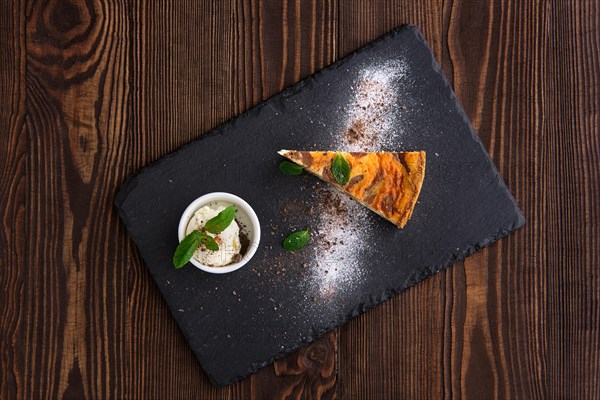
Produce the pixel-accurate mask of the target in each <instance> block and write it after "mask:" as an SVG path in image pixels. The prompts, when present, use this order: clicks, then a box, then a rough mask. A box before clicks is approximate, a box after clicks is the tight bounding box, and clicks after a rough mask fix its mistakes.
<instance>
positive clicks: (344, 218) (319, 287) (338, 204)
mask: <svg viewBox="0 0 600 400" xmlns="http://www.w3.org/2000/svg"><path fill="white" fill-rule="evenodd" d="M319 197H321V198H320V199H319V201H320V205H319V207H318V214H317V218H318V221H317V222H316V223H317V226H316V229H315V232H313V243H315V245H314V246H313V251H314V265H313V266H312V267H313V268H311V276H310V278H311V281H312V282H313V284H314V286H315V287H314V288H313V289H314V294H315V295H317V296H318V298H328V297H330V296H332V295H333V294H334V293H335V292H336V290H338V289H339V288H343V290H346V289H347V288H348V286H349V285H353V284H355V283H356V282H357V281H359V280H360V279H361V276H362V275H363V273H364V271H363V270H362V269H361V268H360V258H361V254H362V253H364V251H365V250H366V249H367V246H368V241H366V240H364V238H365V235H368V234H369V232H367V231H368V230H369V226H368V224H366V222H367V220H368V218H369V217H370V216H369V215H368V214H369V212H370V211H369V210H368V209H366V208H365V207H363V206H362V205H360V204H359V203H357V202H356V201H354V200H353V199H351V198H350V197H348V196H347V195H345V194H343V193H341V192H339V191H338V190H336V189H333V188H330V187H324V188H322V192H321V193H320V196H319Z"/></svg>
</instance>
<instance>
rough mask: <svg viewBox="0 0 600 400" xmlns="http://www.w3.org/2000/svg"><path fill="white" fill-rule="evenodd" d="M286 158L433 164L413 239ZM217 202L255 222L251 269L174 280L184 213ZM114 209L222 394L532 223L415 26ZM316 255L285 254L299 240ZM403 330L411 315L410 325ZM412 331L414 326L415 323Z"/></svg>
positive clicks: (218, 135) (292, 95) (289, 96)
mask: <svg viewBox="0 0 600 400" xmlns="http://www.w3.org/2000/svg"><path fill="white" fill-rule="evenodd" d="M279 149H304V150H371V151H411V150H425V151H426V152H427V168H426V174H425V181H424V184H423V190H422V192H421V195H420V198H419V202H418V204H417V205H416V207H415V210H414V212H413V216H412V219H411V220H410V221H409V222H408V224H407V225H406V227H405V228H404V229H402V230H400V229H397V228H396V227H395V226H394V225H393V224H391V223H389V222H387V221H385V220H384V219H382V218H381V217H379V216H377V215H376V214H375V213H373V212H370V211H369V210H367V209H366V208H365V207H362V206H361V205H359V204H358V203H356V202H354V201H353V200H351V199H349V198H348V197H346V196H344V195H343V194H341V193H338V192H337V191H336V190H334V189H330V188H329V186H328V185H327V184H325V183H322V182H321V181H319V179H318V178H316V177H313V176H311V175H308V174H304V175H302V176H298V177H288V176H283V175H281V174H280V173H279V171H278V164H279V163H280V162H281V161H282V158H281V157H280V156H279V155H278V154H277V151H278V150H279ZM216 191H224V192H230V193H233V194H236V195H238V196H240V197H242V198H243V199H245V200H246V201H247V202H248V203H249V204H250V205H251V206H252V207H253V208H254V209H255V211H256V213H257V215H258V217H259V219H260V222H261V227H262V237H261V242H260V246H259V248H258V251H257V252H256V254H255V256H254V258H253V259H252V260H251V261H250V263H249V264H247V265H246V266H245V267H243V268H242V269H240V270H238V271H236V272H233V273H230V274H224V275H211V274H208V273H205V272H202V271H200V270H198V269H196V268H194V267H193V266H192V265H191V264H189V265H187V266H185V267H184V268H182V269H180V270H175V269H174V268H173V265H172V256H173V252H174V250H175V248H176V246H177V226H178V222H179V218H180V216H181V214H182V213H183V211H184V209H185V208H186V207H187V205H188V204H189V203H190V202H192V201H193V200H194V199H196V198H197V197H199V196H201V195H203V194H206V193H209V192H216ZM116 205H117V207H118V208H119V211H120V215H121V217H122V219H123V221H124V222H125V225H126V227H127V229H128V231H129V233H130V235H131V237H132V239H133V240H134V242H135V243H136V245H137V247H138V249H139V251H140V253H141V255H142V257H143V259H144V261H145V263H146V265H147V266H148V268H149V269H150V272H151V273H152V276H153V278H154V281H155V282H156V284H157V285H158V287H159V288H160V290H161V292H162V294H163V296H164V298H165V300H166V302H167V304H168V306H169V309H170V311H171V313H172V314H173V316H174V317H175V319H176V320H177V322H178V323H179V326H180V327H181V330H182V331H183V333H184V335H185V337H186V338H187V340H188V342H189V344H190V346H191V348H192V349H193V351H194V352H195V354H196V355H197V357H198V359H199V361H200V363H201V364H202V367H203V368H204V370H205V372H206V373H207V375H208V376H209V377H210V379H211V380H212V382H213V383H214V384H215V385H218V386H223V385H227V384H231V383H233V382H235V381H237V380H239V379H241V378H243V377H244V376H246V375H248V374H250V373H251V372H253V371H256V370H257V369H259V368H261V367H264V366H266V365H268V364H270V363H272V362H273V361H274V360H275V359H277V358H280V357H282V356H284V355H285V354H287V353H290V352H292V351H293V350H295V349H297V348H298V347H300V346H301V345H303V344H305V343H307V342H310V341H313V340H315V339H316V338H318V337H320V336H322V335H323V334H324V333H326V332H328V331H330V330H332V329H334V328H335V327H337V326H340V325H342V324H344V323H345V322H346V321H348V320H349V319H350V318H352V317H355V316H357V315H359V314H360V313H362V312H364V311H366V310H368V309H369V308H372V307H374V306H375V305H377V304H379V303H381V302H383V301H385V300H387V299H389V298H390V297H392V296H394V295H395V294H397V293H399V292H401V291H403V290H404V289H407V288H408V287H410V286H412V285H414V284H416V283H418V282H420V281H422V280H424V279H425V278H427V277H428V276H430V275H432V274H434V273H436V272H438V271H440V270H441V269H443V268H446V267H447V266H449V265H451V264H452V263H454V262H456V261H459V260H461V259H463V258H464V257H466V256H468V255H469V254H471V253H473V252H474V251H477V250H479V249H481V248H482V247H483V246H486V245H488V244H490V243H492V242H494V241H496V240H498V239H500V238H501V237H503V236H506V235H508V234H509V233H511V232H512V231H514V230H516V229H518V228H519V227H521V226H522V225H523V224H524V222H525V220H524V217H523V215H522V214H521V212H520V211H519V208H518V206H517V204H516V203H515V200H514V199H513V197H512V196H511V194H510V193H509V191H508V190H507V188H506V185H505V184H504V182H503V180H502V178H501V177H500V176H499V174H498V172H497V170H496V168H495V167H494V165H493V163H492V161H491V160H490V158H489V157H488V154H487V152H486V150H485V148H484V147H483V146H482V144H481V142H480V140H479V138H478V136H477V134H476V133H475V131H474V130H473V128H472V127H471V125H470V123H469V121H468V119H467V117H466V115H465V113H464V111H463V110H462V108H461V106H460V105H459V103H458V102H457V101H456V98H455V95H454V93H453V91H452V89H451V87H450V86H449V85H448V83H447V81H446V80H445V78H444V77H443V75H442V72H441V70H440V68H439V66H438V64H437V63H436V61H435V59H434V56H433V54H432V52H431V51H430V49H429V47H428V46H427V44H426V42H425V40H424V38H423V36H422V35H421V33H420V32H419V30H418V29H417V28H416V27H412V26H402V27H400V28H398V29H396V30H394V31H393V32H391V33H389V34H387V35H385V36H383V37H381V38H379V39H378V40H376V41H374V42H372V43H370V44H368V45H367V46H365V47H363V48H361V49H360V50H358V51H357V52H355V53H353V54H351V55H349V56H347V57H345V58H344V59H342V60H340V61H338V62H336V63H335V64H333V65H331V66H329V67H327V68H325V69H324V70H322V71H320V72H318V73H316V74H314V75H313V76H311V77H309V78H307V79H305V80H303V81H302V82H300V83H298V84H297V85H295V86H293V87H291V88H289V89H287V90H285V91H284V92H282V93H280V94H278V95H276V96H274V97H272V98H271V99H269V100H268V101H266V102H265V103H262V104H260V105H259V106H257V107H256V108H254V109H252V110H250V111H249V112H247V113H245V114H243V115H241V116H239V117H237V118H235V119H233V120H231V121H229V122H227V123H225V124H224V125H221V126H219V127H218V128H216V129H215V130H214V131H212V132H211V133H208V134H206V135H203V136H202V137H200V138H199V139H198V140H195V141H193V142H191V143H189V144H187V145H185V146H183V147H182V148H181V149H179V150H177V151H175V152H174V153H171V154H169V155H167V156H165V157H163V158H161V159H160V160H158V161H156V162H154V163H153V164H151V165H149V166H148V167H146V168H144V169H143V170H142V171H141V172H139V173H138V174H137V175H135V176H133V177H130V178H129V179H128V180H127V182H126V183H125V184H124V186H123V188H122V189H121V191H120V192H119V193H118V195H117V197H116ZM305 227H308V228H309V229H310V231H311V232H312V238H311V241H310V243H309V245H308V246H307V247H305V248H304V249H302V250H300V251H296V252H294V253H286V252H285V251H284V250H283V249H282V246H281V242H282V240H283V238H284V237H285V236H286V235H287V234H289V233H290V232H292V231H294V230H297V229H303V228H305ZM398 318H402V316H398ZM410 322H411V321H406V323H410Z"/></svg>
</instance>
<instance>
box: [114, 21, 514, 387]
mask: <svg viewBox="0 0 600 400" xmlns="http://www.w3.org/2000/svg"><path fill="white" fill-rule="evenodd" d="M405 31H411V32H412V33H413V34H414V35H415V36H416V37H417V39H418V40H420V41H422V42H423V43H424V44H425V46H426V47H427V48H428V49H429V51H430V53H431V62H432V69H433V70H434V71H435V72H437V73H438V74H439V75H440V76H441V77H442V80H443V82H444V84H445V85H446V87H447V88H448V89H450V93H451V97H452V99H453V100H454V101H455V104H456V105H457V110H458V112H459V114H460V115H461V116H462V118H463V120H464V122H465V123H466V125H467V126H468V128H469V130H470V132H471V135H472V137H473V140H475V141H476V142H477V143H479V145H480V146H481V151H482V152H483V153H484V154H485V155H486V156H487V157H488V160H489V162H490V164H491V166H492V168H493V170H494V171H495V172H496V174H497V175H498V177H499V178H500V179H499V184H500V186H501V187H503V188H504V189H505V190H506V192H507V193H508V194H511V192H510V190H509V189H508V187H507V186H506V183H505V182H504V179H502V176H501V175H500V173H499V172H498V169H497V168H496V165H495V164H494V162H493V161H492V159H491V158H490V157H489V154H488V152H487V149H486V148H485V146H484V145H483V143H482V142H481V139H480V138H479V135H478V134H477V132H476V131H475V129H474V128H473V126H472V125H471V122H470V120H469V118H468V116H467V115H466V113H465V111H464V109H463V107H462V105H461V104H460V102H459V101H458V99H457V98H456V94H455V93H454V90H453V89H452V86H451V85H450V83H449V82H448V80H447V79H446V77H445V75H444V73H443V71H442V69H441V67H440V66H439V64H438V63H437V61H436V59H435V56H434V55H433V51H432V50H431V47H430V46H429V44H428V43H427V40H426V39H425V37H424V36H423V34H422V33H421V32H420V30H419V28H418V27H416V26H414V25H401V26H399V27H398V28H395V29H394V30H392V31H390V32H388V33H386V34H384V35H383V36H380V37H379V38H377V39H375V40H374V41H372V42H369V43H368V44H366V45H365V46H363V47H361V48H360V49H358V50H356V51H354V52H352V53H350V54H348V55H347V56H345V57H344V58H342V59H340V60H338V61H336V62H334V63H333V64H330V65H329V66H327V67H325V68H323V69H321V70H319V71H317V72H316V73H314V74H312V75H310V76H308V77H307V78H304V79H303V80H301V81H300V82H298V83H296V84H294V85H292V86H290V87H288V88H287V89H285V90H283V91H282V92H280V93H277V94H275V95H273V96H272V97H270V98H269V99H267V100H265V101H263V102H261V103H260V104H258V105H257V106H255V107H252V108H251V109H249V110H247V111H245V112H244V113H242V114H239V115H238V116H236V117H234V118H232V119H231V120H229V121H227V122H225V123H223V124H221V125H219V126H217V127H215V128H214V129H213V130H211V131H209V132H207V133H204V134H202V135H201V136H200V137H198V138H196V139H194V140H192V141H190V142H189V143H187V144H185V145H183V146H181V147H179V148H178V149H176V150H174V151H172V152H170V153H168V154H166V155H164V156H162V157H161V158H159V159H158V160H156V161H153V162H151V163H150V164H148V165H147V166H146V167H144V168H142V169H141V170H139V171H138V172H137V173H135V174H133V175H131V176H129V177H128V178H127V179H126V180H125V182H124V183H123V185H122V186H121V189H120V190H119V192H118V193H117V195H116V196H115V200H114V204H115V206H116V207H117V208H118V210H119V215H120V217H121V219H122V220H123V222H124V223H125V225H126V227H127V222H128V218H127V214H126V213H125V212H124V211H123V210H122V208H121V205H122V204H123V202H124V201H125V199H126V198H127V196H128V194H129V193H130V192H131V191H133V190H134V189H135V187H136V186H137V182H138V176H139V175H140V174H141V173H142V172H144V171H147V170H149V169H152V168H156V167H158V166H160V164H161V163H162V162H163V161H165V160H167V159H168V158H170V157H173V156H175V155H176V154H177V153H178V152H179V151H181V150H182V149H184V148H186V147H187V146H190V145H191V144H192V143H194V142H196V141H198V140H202V139H203V138H205V137H206V136H207V135H217V134H225V133H227V132H228V131H229V130H230V129H231V127H232V125H233V123H234V122H235V123H240V122H241V121H242V120H243V119H245V118H247V117H249V116H250V115H251V114H254V113H256V112H257V111H258V110H260V109H261V108H263V107H268V104H269V102H271V101H273V100H274V99H275V98H279V97H283V98H286V97H290V96H292V95H294V94H296V93H298V92H300V91H302V90H303V88H304V87H305V86H309V85H311V84H313V83H314V82H315V78H317V77H319V76H320V75H322V74H323V73H324V72H325V71H331V70H335V69H337V68H339V67H341V66H343V65H344V64H345V63H346V62H347V61H348V60H350V59H351V58H352V57H354V56H355V55H357V54H360V53H362V52H364V51H368V50H369V49H370V48H372V47H374V46H377V45H379V44H380V43H382V42H385V41H387V40H391V39H393V38H394V37H396V36H398V35H400V34H402V33H404V32H405ZM510 198H511V200H512V202H513V205H514V208H515V214H516V216H517V219H516V221H515V223H514V225H513V226H512V227H511V228H510V229H500V230H498V231H497V232H496V233H495V234H493V235H492V236H490V237H488V238H486V239H484V240H482V241H480V242H479V243H476V244H473V245H470V246H468V247H467V248H466V249H465V250H464V251H463V252H461V253H458V254H457V253H454V254H452V255H451V256H450V257H448V259H447V260H446V261H445V262H443V263H441V264H439V265H437V266H432V267H430V268H428V269H424V270H421V271H420V272H419V273H418V274H414V275H413V276H411V278H410V279H409V280H408V281H407V282H406V283H405V284H404V285H403V286H402V287H399V288H388V289H386V290H384V291H383V292H382V293H381V294H380V295H377V296H371V297H370V298H369V300H368V301H366V302H362V303H359V304H357V305H356V307H354V309H353V310H352V311H351V312H350V313H349V314H348V315H347V316H346V318H345V319H343V320H342V321H341V322H340V323H339V324H337V325H334V326H331V327H329V328H327V329H323V330H321V331H319V332H317V333H315V334H313V335H310V336H307V337H306V339H305V340H302V341H300V342H298V343H297V345H296V346H295V347H292V348H288V349H284V350H282V351H280V352H278V353H277V354H275V355H274V356H273V357H271V358H270V359H268V360H266V361H264V362H261V363H256V364H253V365H251V366H250V368H249V369H248V371H247V372H246V373H245V374H242V375H238V376H235V377H232V378H230V379H228V380H225V381H216V380H215V379H214V377H213V376H212V375H211V374H210V373H209V372H208V371H206V370H204V368H203V371H204V373H205V375H206V376H207V377H208V378H209V380H210V381H211V383H212V384H213V385H215V386H216V387H224V386H228V385H231V384H233V383H236V382H238V381H239V380H241V379H243V378H245V377H247V376H249V375H251V374H252V373H254V372H256V371H258V370H260V369H262V368H264V367H266V366H268V365H270V364H272V363H273V362H275V361H276V360H278V359H280V358H283V357H285V356H286V355H288V354H291V353H293V352H294V351H296V350H298V349H299V348H300V347H302V346H304V345H306V344H308V343H311V342H313V341H315V340H318V339H319V338H321V337H323V336H324V335H325V334H327V333H328V332H331V331H333V330H334V329H336V328H338V327H340V326H342V325H344V324H346V323H347V322H348V321H349V320H350V319H352V318H354V317H357V316H359V315H360V314H362V313H364V312H366V311H368V310H370V309H372V308H374V307H375V306H377V305H379V304H381V303H383V302H385V301H387V300H389V299H391V298H392V297H394V296H396V295H397V294H399V293H401V292H403V291H405V290H406V289H408V288H410V287H412V286H414V285H416V284H417V283H420V282H422V281H424V280H425V279H427V278H429V277H430V276H432V275H434V274H436V273H438V272H440V271H441V270H443V269H445V268H447V267H449V266H451V265H453V264H455V263H457V262H459V261H462V260H464V259H465V258H466V257H468V256H470V255H471V254H473V253H475V252H477V251H479V250H481V249H482V248H484V247H486V246H488V245H490V244H492V243H494V242H496V241H498V240H500V239H502V238H503V237H505V236H508V235H510V234H511V233H513V232H515V231H516V230H518V229H519V228H521V227H523V226H524V225H525V217H524V215H523V213H522V211H521V210H520V209H519V206H518V205H517V203H516V201H515V199H514V197H513V196H512V195H511V196H510ZM134 242H135V238H134ZM169 311H171V310H170V307H169ZM171 314H172V315H173V317H174V318H175V320H176V321H178V320H177V316H176V315H175V314H174V313H173V312H171ZM181 331H182V333H183V335H184V336H185V338H186V340H187V341H189V339H188V337H187V333H186V332H184V331H183V330H181ZM194 354H195V355H196V358H197V359H198V360H199V362H200V364H201V365H202V359H201V356H200V355H199V354H198V353H196V352H194Z"/></svg>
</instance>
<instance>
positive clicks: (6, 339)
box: [0, 1, 28, 399]
mask: <svg viewBox="0 0 600 400" xmlns="http://www.w3.org/2000/svg"><path fill="white" fill-rule="evenodd" d="M23 6H24V4H22V3H21V2H15V3H14V4H11V2H10V1H0V187H1V188H2V189H1V191H2V194H0V216H1V217H2V218H1V219H0V398H3V399H10V398H23V386H24V379H23V371H24V362H23V361H24V360H23V340H22V332H23V325H24V318H25V313H24V310H23V306H22V305H23V303H24V300H25V298H24V296H23V282H24V281H25V271H24V269H23V268H22V267H20V266H24V265H27V256H26V236H25V232H26V218H27V215H26V213H27V210H26V196H27V195H26V190H27V189H26V187H27V176H26V172H27V164H26V162H27V143H28V142H27V125H26V121H25V115H26V110H25V108H26V104H25V34H24V24H23V22H24V20H25V9H24V7H23Z"/></svg>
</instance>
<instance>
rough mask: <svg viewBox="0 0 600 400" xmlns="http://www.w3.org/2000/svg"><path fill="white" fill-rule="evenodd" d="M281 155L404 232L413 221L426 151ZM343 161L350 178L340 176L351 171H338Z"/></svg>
mask: <svg viewBox="0 0 600 400" xmlns="http://www.w3.org/2000/svg"><path fill="white" fill-rule="evenodd" d="M279 154H281V155H282V156H284V157H286V158H288V159H290V160H291V161H293V162H295V163H297V164H299V165H301V166H302V167H304V168H305V169H306V170H307V171H309V172H311V173H313V174H315V175H316V176H318V177H319V178H321V179H323V180H324V181H326V182H329V183H331V184H332V185H334V186H335V187H336V188H338V189H339V190H341V191H343V192H345V193H348V194H349V195H350V196H352V197H353V198H354V199H356V200H357V201H358V202H360V203H361V204H363V205H365V206H366V207H368V208H369V209H371V210H372V211H374V212H376V213H377V214H379V215H381V216H382V217H384V218H385V219H387V220H388V221H390V222H393V223H394V224H396V225H397V226H398V228H403V227H404V225H406V223H407V222H408V220H409V219H410V217H411V215H412V212H413V209H414V207H415V204H416V203H417V199H418V197H419V193H420V192H421V186H422V185H423V179H424V178H425V152H424V151H411V152H397V153H396V152H380V153H357V152H350V153H348V152H334V151H298V150H280V151H279ZM336 156H337V157H338V158H337V160H336ZM340 157H343V159H344V160H345V161H346V162H347V165H346V166H348V165H349V166H350V173H349V176H348V177H344V176H343V174H342V175H340V171H347V169H345V170H344V169H341V170H340V169H339V168H338V167H339V165H340V164H345V163H344V161H343V160H341V159H340ZM334 160H336V161H335V162H334ZM334 163H335V164H336V166H335V167H334Z"/></svg>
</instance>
